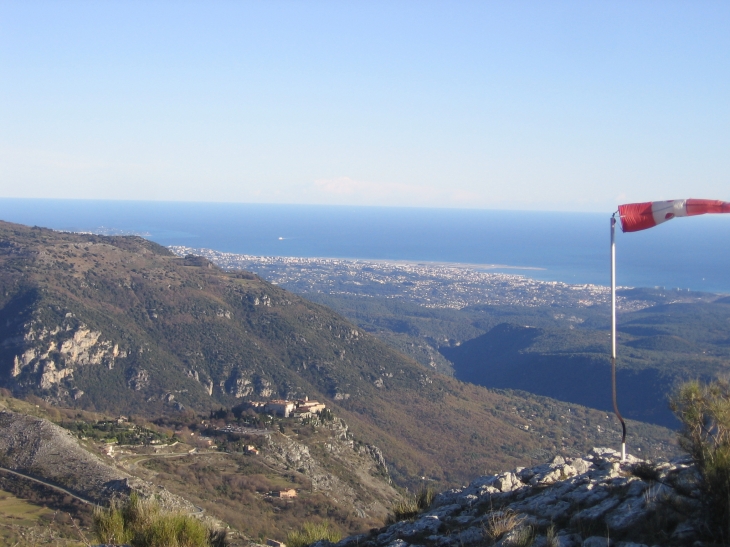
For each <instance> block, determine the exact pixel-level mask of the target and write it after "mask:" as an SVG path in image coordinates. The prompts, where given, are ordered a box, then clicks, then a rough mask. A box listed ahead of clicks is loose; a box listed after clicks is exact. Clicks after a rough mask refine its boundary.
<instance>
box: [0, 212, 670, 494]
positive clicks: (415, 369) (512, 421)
mask: <svg viewBox="0 0 730 547" xmlns="http://www.w3.org/2000/svg"><path fill="white" fill-rule="evenodd" d="M0 325H2V329H3V330H2V342H0V382H1V383H2V385H3V386H5V387H7V388H8V389H11V390H12V391H13V393H15V394H18V395H28V394H36V395H38V396H41V397H42V398H44V399H45V400H47V401H55V402H57V403H63V404H73V405H76V406H78V407H81V408H86V409H98V410H106V411H114V412H123V413H137V414H146V415H148V416H153V415H159V414H160V413H164V412H181V411H184V410H186V409H188V408H192V409H196V410H208V409H210V408H212V407H217V406H220V405H224V406H229V407H230V406H234V405H235V404H237V403H238V402H241V401H242V400H252V399H253V400H261V399H269V398H275V397H303V396H309V397H312V398H318V399H322V400H325V401H326V402H327V405H328V406H330V407H332V408H334V409H335V412H336V413H337V414H338V415H340V416H341V417H343V418H344V419H345V420H346V421H347V423H348V424H349V425H350V427H351V428H352V430H353V431H354V432H355V434H356V435H357V436H358V437H359V438H362V439H363V440H365V441H367V442H369V443H372V444H375V445H377V446H379V447H381V448H382V450H383V453H384V454H385V457H386V460H387V461H388V463H389V466H390V469H391V472H392V474H393V477H394V479H395V480H396V481H399V482H400V483H401V484H408V483H411V484H412V481H413V480H414V478H415V477H421V476H423V477H429V478H432V479H435V480H440V481H444V482H445V483H447V484H454V483H459V482H461V481H462V480H464V479H465V478H467V477H469V476H473V474H474V472H475V470H478V471H479V472H482V471H484V470H485V469H499V468H504V467H509V466H513V465H517V464H519V463H523V462H526V461H529V455H530V454H532V453H534V452H535V451H540V450H549V451H552V452H560V451H565V450H584V449H586V448H587V447H588V446H591V445H593V444H599V443H600V441H601V440H603V442H604V443H605V442H606V440H607V439H605V436H606V435H607V434H608V433H607V431H610V432H613V430H612V428H611V425H610V422H609V423H607V422H606V418H605V415H604V414H602V413H599V412H592V413H591V412H590V411H583V410H581V411H580V412H581V414H582V419H583V420H584V425H583V429H582V430H581V429H578V430H575V431H576V433H578V435H572V436H567V435H566V434H565V433H566V429H565V427H564V426H565V424H564V423H563V422H564V418H563V417H564V416H566V415H570V412H569V411H570V408H569V407H568V406H564V407H562V408H561V409H560V410H556V411H555V412H550V413H548V414H547V415H545V416H543V417H542V418H541V419H540V421H539V423H536V422H533V423H532V425H530V422H529V420H530V419H532V418H529V417H528V416H525V417H524V418H522V417H520V416H519V414H518V413H517V410H516V409H517V407H525V408H528V407H530V405H534V406H536V407H539V406H540V405H545V404H550V405H555V403H552V402H548V401H542V402H539V403H535V402H534V400H533V402H532V403H530V402H529V401H528V400H526V399H525V398H524V397H518V396H515V395H514V394H500V393H494V392H490V391H487V390H485V389H483V388H478V387H475V386H468V385H465V384H462V383H461V382H458V381H455V380H453V379H449V378H446V377H440V376H439V377H437V378H438V379H435V378H436V376H434V373H433V372H432V371H429V370H427V369H426V368H424V367H423V366H421V365H419V364H417V363H416V362H415V361H413V360H411V359H409V358H407V357H404V356H403V355H401V354H399V353H397V352H396V351H394V350H393V349H391V348H390V347H388V346H387V345H385V344H383V343H382V342H380V341H378V340H377V339H376V338H374V337H373V336H370V335H369V334H367V333H364V332H362V331H361V330H360V329H358V328H356V327H355V326H354V325H352V324H351V323H349V322H347V321H346V320H344V319H342V318H341V317H339V316H338V315H336V314H335V313H334V312H332V311H331V310H329V309H327V308H325V307H323V306H319V305H316V304H313V303H311V302H308V301H306V300H304V299H302V298H300V297H297V296H296V295H293V294H291V293H289V292H286V291H284V290H282V289H280V288H278V287H276V286H274V285H271V284H268V283H266V282H264V281H262V280H261V279H260V278H258V277H257V276H255V275H253V274H248V273H245V272H231V273H226V272H223V271H221V270H219V269H218V268H216V267H215V266H213V265H212V264H211V263H210V262H208V261H207V260H205V259H202V258H199V257H186V258H178V257H175V256H174V255H172V254H171V253H170V252H169V251H167V250H166V249H165V248H163V247H160V246H159V245H156V244H154V243H151V242H149V241H146V240H144V239H141V238H136V237H101V236H93V235H84V234H71V233H58V232H54V231H51V230H46V229H42V228H27V227H24V226H19V225H13V224H7V223H1V224H0ZM499 408H502V409H511V408H515V414H514V416H512V415H508V413H505V412H504V411H498V410H497V409H499ZM553 408H557V407H556V406H553ZM599 425H600V427H603V428H604V429H600V427H599ZM526 426H527V427H526ZM634 430H635V431H638V430H637V429H634ZM641 431H642V436H641V437H639V438H636V439H635V444H637V445H639V446H642V447H643V449H644V450H656V449H660V450H663V449H666V446H667V442H668V439H669V435H668V433H667V432H665V431H662V430H659V429H654V430H647V429H643V430H641Z"/></svg>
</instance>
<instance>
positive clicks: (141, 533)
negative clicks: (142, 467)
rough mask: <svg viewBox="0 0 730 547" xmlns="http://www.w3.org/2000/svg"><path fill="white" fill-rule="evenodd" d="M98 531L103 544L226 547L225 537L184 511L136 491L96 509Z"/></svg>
mask: <svg viewBox="0 0 730 547" xmlns="http://www.w3.org/2000/svg"><path fill="white" fill-rule="evenodd" d="M94 532H95V534H96V538H97V539H98V540H99V541H100V542H101V543H117V544H122V543H129V544H131V545H132V546H133V547H223V546H224V545H225V544H226V542H225V537H224V535H222V534H221V533H220V532H219V531H217V530H211V529H209V528H208V527H207V526H206V525H205V524H204V523H203V522H201V521H200V520H198V519H196V518H195V517H193V516H190V515H186V514H184V513H175V512H170V511H164V510H163V509H162V508H161V507H160V505H159V503H157V502H156V501H155V500H152V499H142V498H140V497H139V496H138V495H137V494H136V493H132V495H131V496H130V497H129V499H128V500H127V501H126V502H125V503H124V504H120V503H119V502H113V503H112V504H111V506H110V507H109V508H108V509H103V508H99V509H97V510H96V511H94Z"/></svg>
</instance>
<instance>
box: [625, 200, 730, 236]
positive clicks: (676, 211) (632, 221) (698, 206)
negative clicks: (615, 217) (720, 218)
mask: <svg viewBox="0 0 730 547" xmlns="http://www.w3.org/2000/svg"><path fill="white" fill-rule="evenodd" d="M706 213H730V202H727V201H719V200H715V199H670V200H667V201H647V202H646V203H627V204H626V205H619V206H618V214H619V216H620V217H621V229H622V230H623V231H624V232H638V231H639V230H646V229H647V228H652V227H654V226H656V225H657V224H661V223H662V222H666V221H667V220H671V219H673V218H674V217H691V216H694V215H704V214H706Z"/></svg>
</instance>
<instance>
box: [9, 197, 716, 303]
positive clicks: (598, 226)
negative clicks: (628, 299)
mask: <svg viewBox="0 0 730 547" xmlns="http://www.w3.org/2000/svg"><path fill="white" fill-rule="evenodd" d="M610 216H611V212H610V211H607V212H606V214H598V213H559V212H530V211H495V210H477V209H467V210H465V209H424V208H395V207H393V208H391V207H342V206H318V205H265V204H242V203H189V202H145V201H94V200H41V199H0V219H2V220H6V221H9V222H18V223H21V224H27V225H31V226H33V225H35V226H43V227H48V228H54V229H59V230H72V231H94V232H99V231H101V232H105V233H137V234H144V237H147V238H149V239H151V240H153V241H155V242H157V243H160V244H162V245H185V246H189V247H204V248H210V249H216V250H220V251H226V252H233V253H242V254H250V255H264V256H298V257H331V258H353V259H385V260H405V261H414V262H452V263H462V264H463V263H466V264H497V265H500V267H497V268H493V269H492V270H491V271H495V272H508V273H516V274H521V275H525V276H528V277H532V278H535V279H541V280H551V281H564V282H568V283H579V284H583V283H594V284H601V285H608V284H609V282H610V278H609V275H610V274H609V219H610ZM616 239H617V243H616V245H617V251H616V252H617V283H618V284H619V285H622V286H634V287H657V286H660V287H666V288H681V289H690V290H693V291H709V292H722V293H730V253H729V252H728V242H730V215H714V216H712V215H707V216H703V217H694V218H680V219H676V220H672V221H671V222H667V223H665V224H663V225H661V226H657V227H656V228H652V229H650V230H647V231H644V232H637V233H632V234H623V233H621V232H620V230H617V237H616Z"/></svg>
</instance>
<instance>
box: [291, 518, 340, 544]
mask: <svg viewBox="0 0 730 547" xmlns="http://www.w3.org/2000/svg"><path fill="white" fill-rule="evenodd" d="M341 538H342V534H340V533H339V532H338V531H337V530H335V529H333V528H332V527H331V526H330V523H329V522H327V521H326V520H325V521H323V522H320V523H318V524H315V523H313V522H305V523H304V526H302V528H301V529H300V530H294V531H292V532H289V533H288V534H287V536H286V545H287V547H306V546H307V545H311V544H312V543H314V542H315V541H319V540H322V539H325V540H327V541H331V542H332V543H337V542H338V541H340V539H341Z"/></svg>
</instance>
